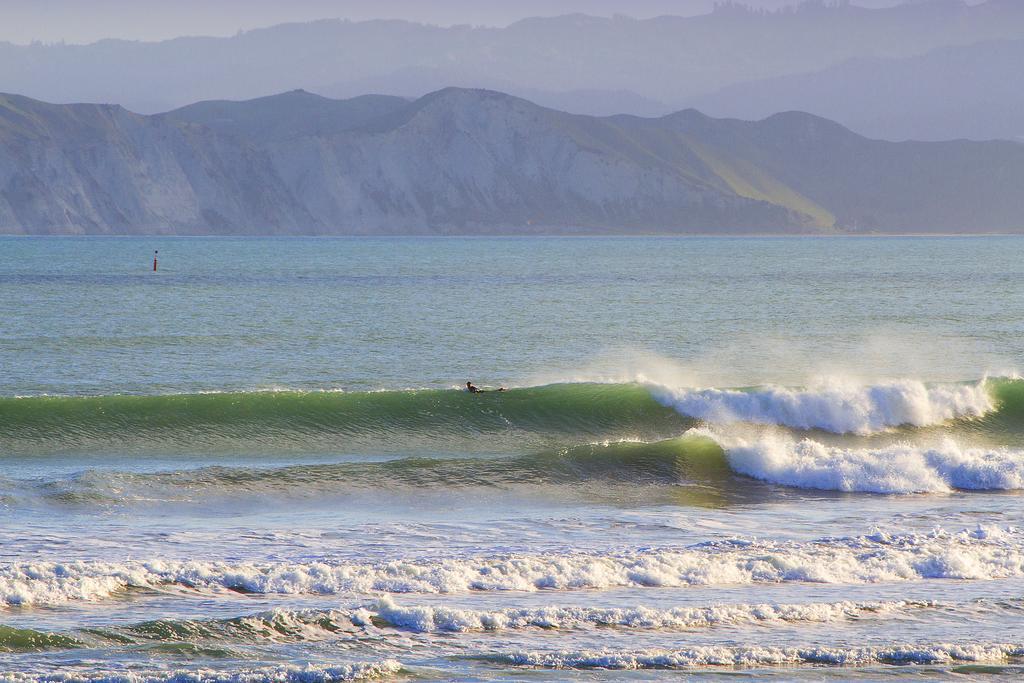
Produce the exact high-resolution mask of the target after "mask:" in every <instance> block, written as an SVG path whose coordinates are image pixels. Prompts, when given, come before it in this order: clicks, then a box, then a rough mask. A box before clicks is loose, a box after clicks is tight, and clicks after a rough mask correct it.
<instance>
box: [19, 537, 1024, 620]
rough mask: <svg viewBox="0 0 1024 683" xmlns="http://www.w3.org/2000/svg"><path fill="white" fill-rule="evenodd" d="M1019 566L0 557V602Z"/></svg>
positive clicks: (616, 583)
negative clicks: (175, 591) (129, 592)
mask: <svg viewBox="0 0 1024 683" xmlns="http://www.w3.org/2000/svg"><path fill="white" fill-rule="evenodd" d="M1019 576H1024V533H1022V532H1021V531H1019V530H1017V529H1014V528H1007V529H998V528H978V529H976V530H974V531H969V532H968V531H963V532H959V533H948V532H945V531H942V530H936V531H934V532H931V533H928V534H902V535H887V534H885V533H882V532H878V533H875V534H872V535H868V536H858V537H851V538H845V539H823V540H821V541H817V542H810V543H808V542H802V543H800V542H770V541H742V540H735V541H725V542H713V543H705V544H700V545H696V546H690V547H685V548H680V549H643V550H635V551H630V552H620V553H610V554H585V553H570V554H565V555H509V556H505V557H497V558H495V557H486V558H468V559H450V560H441V561H435V562H427V561H415V562H411V561H409V562H406V561H395V562H389V563H384V564H347V563H335V562H329V561H325V562H313V563H291V562H279V563H227V562H200V561H174V562H172V561H151V562H140V561H127V562H98V561H75V562H34V563H11V564H6V565H4V566H2V567H0V604H8V605H57V604H61V603H66V602H69V601H75V600H100V599H104V598H107V597H110V596H111V595H113V594H115V593H117V592H119V591H123V590H125V589H128V588H131V587H137V588H150V589H159V588H160V587H162V586H167V585H178V586H185V587H188V588H192V589H195V590H200V591H211V592H219V591H237V592H243V593H261V594H317V595H334V594H376V593H456V592H468V591H541V590H550V591H558V590H576V589H605V588H615V587H677V586H690V585H729V584H757V583H779V582H820V583H837V584H838V583H876V582H890V581H915V580H921V579H974V580H983V579H996V578H1006V577H1019Z"/></svg>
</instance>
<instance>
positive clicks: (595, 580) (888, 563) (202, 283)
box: [0, 237, 1024, 681]
mask: <svg viewBox="0 0 1024 683" xmlns="http://www.w3.org/2000/svg"><path fill="white" fill-rule="evenodd" d="M155 249H159V252H160V253H159V258H160V261H159V270H158V271H157V272H155V273H154V272H152V256H153V251H154V250H155ZM1022 256H1024V239H1020V238H1013V237H984V238H930V239H918V238H877V239H876V238H857V239H843V238H735V239H733V238H723V239H713V238H687V239H668V238H629V239H625V238H607V239H604V238H601V239H598V238H593V239H591V238H586V239H583V238H567V239H560V238H559V239H555V238H550V239H549V238H536V239H532V238H531V239H525V238H516V239H511V238H509V239H504V238H493V239H490V238H477V239H461V238H451V239H447V238H446V239H411V238H402V239H397V238H396V239H302V238H294V239H219V238H217V239H214V238H145V239H144V238H3V237H0V464H2V469H0V673H2V674H4V675H5V676H6V677H7V679H10V680H16V681H30V680H54V681H56V680H60V681H74V680H88V681H99V680H111V681H112V680H119V681H124V680H128V681H136V680H138V681H143V680H154V681H167V680H176V681H177V680H180V681H220V680H232V681H264V680H265V681H332V680H351V679H356V678H371V677H385V678H410V679H425V680H446V679H451V678H458V679H461V680H493V679H515V680H518V679H525V678H531V679H542V680H562V679H565V678H586V679H589V678H592V677H602V678H603V677H609V678H614V677H625V678H639V679H643V680H647V679H651V678H659V677H666V678H669V677H676V676H678V675H679V673H680V672H686V673H689V674H692V675H695V676H709V675H715V676H724V677H726V678H728V677H732V676H735V677H743V678H746V677H748V676H750V675H752V674H759V675H766V676H775V677H777V678H781V679H786V680H788V679H792V678H801V677H804V678H810V679H820V678H823V677H834V678H847V677H855V678H878V677H886V678H890V677H903V676H908V677H909V676H914V677H917V676H921V675H924V676H926V677H928V678H946V677H957V676H963V675H984V674H991V675H1001V676H1011V675H1019V674H1020V673H1021V672H1022V671H1024V639H1021V638H1020V637H1019V631H1020V628H1019V627H1020V623H1021V619H1022V615H1024V603H1022V602H1021V599H1020V596H1021V595H1022V590H1024V530H1022V526H1024V507H1022V502H1021V501H1022V499H1021V497H1020V491H1021V490H1024V381H1022V380H1020V379H1018V378H1017V374H1016V370H1017V368H1018V367H1019V364H1020V361H1021V359H1022V358H1024V334H1022V332H1024V288H1022V287H1021V284H1020V283H1021V282H1024V258H1022ZM467 380H472V381H473V382H474V383H476V384H479V385H481V386H484V387H485V388H488V389H490V391H488V392H487V393H483V394H478V395H472V394H469V393H466V392H465V391H463V390H461V387H462V386H464V383H465V382H466V381H467ZM498 388H505V389H506V391H501V392H499V391H496V389H498Z"/></svg>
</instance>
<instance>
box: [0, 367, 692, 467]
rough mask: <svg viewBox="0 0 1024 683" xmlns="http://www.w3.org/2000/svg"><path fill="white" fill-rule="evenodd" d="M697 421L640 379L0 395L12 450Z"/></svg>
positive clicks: (555, 434) (516, 437)
mask: <svg viewBox="0 0 1024 683" xmlns="http://www.w3.org/2000/svg"><path fill="white" fill-rule="evenodd" d="M692 425H693V421H692V420H688V419H687V418H684V417H682V416H680V415H679V414H677V413H676V412H674V411H672V410H671V409H669V408H665V407H663V406H661V405H659V404H658V403H657V402H656V401H655V400H654V399H653V398H652V397H651V395H650V394H649V393H648V391H647V390H646V389H645V388H644V387H642V386H639V385H610V384H562V385H551V386H546V387H537V388H529V389H514V390H511V391H507V392H500V393H499V392H491V393H485V394H477V395H472V394H468V393H466V392H463V391H455V390H447V391H438V390H422V391H381V392H370V393H343V392H295V391H280V392H248V393H213V394H187V395H186V394H182V395H164V396H133V395H120V396H96V397H49V396H43V397H29V398H2V399H0V449H2V451H3V452H6V453H8V454H10V453H14V454H21V453H25V454H32V453H47V452H51V453H59V452H74V451H103V450H113V451H117V452H126V451H127V452H147V451H153V452H159V451H161V450H177V451H189V450H194V451H199V452H209V451H245V452H252V451H255V452H269V453H274V452H289V451H297V450H305V451H309V450H311V449H312V450H324V451H328V452H333V451H336V450H337V449H339V448H346V447H349V448H356V449H359V450H366V449H367V448H370V449H371V450H373V451H376V450H380V449H383V450H385V451H386V450H388V448H389V447H391V448H395V449H398V450H403V451H405V452H409V451H410V450H413V451H414V450H415V446H416V444H417V443H430V444H434V445H436V444H438V443H444V442H453V443H456V442H467V441H469V442H476V445H479V442H480V440H481V439H485V440H489V441H491V442H492V443H493V444H495V445H497V448H496V449H493V450H496V451H502V450H504V447H503V444H502V443H501V440H500V439H495V437H501V436H504V437H505V438H506V439H508V438H509V437H511V440H512V441H515V442H517V445H515V447H514V448H513V449H512V450H513V451H515V450H522V448H523V446H524V445H525V446H526V448H527V449H528V448H529V447H530V446H529V444H532V446H533V447H537V446H538V445H541V444H546V443H551V442H552V440H554V441H557V442H563V441H564V442H566V443H573V442H575V443H579V442H581V441H587V440H597V439H603V438H615V439H618V438H644V439H652V438H664V437H668V436H672V435H675V434H680V433H682V432H683V431H685V429H687V428H688V427H689V426H692ZM524 440H525V442H524ZM410 445H411V446H413V448H412V449H409V446H410ZM485 450H488V449H485Z"/></svg>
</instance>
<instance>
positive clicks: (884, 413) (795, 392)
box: [654, 380, 995, 434]
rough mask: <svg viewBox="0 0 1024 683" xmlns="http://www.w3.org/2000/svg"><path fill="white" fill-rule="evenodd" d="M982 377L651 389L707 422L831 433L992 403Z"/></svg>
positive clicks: (976, 409) (925, 420)
mask: <svg viewBox="0 0 1024 683" xmlns="http://www.w3.org/2000/svg"><path fill="white" fill-rule="evenodd" d="M987 384H988V383H987V382H985V381H981V382H976V383H973V384H944V385H934V386H928V385H926V384H924V383H923V382H919V381H916V380H900V381H895V382H885V383H880V384H872V385H864V384H857V383H851V382H843V381H839V380H827V381H823V382H821V383H818V384H816V385H813V386H810V387H807V388H801V389H790V388H784V387H762V388H753V389H748V390H742V391H741V390H734V389H700V390H691V389H686V390H673V389H669V388H660V389H655V390H654V395H655V397H656V398H657V399H658V400H659V401H660V402H661V403H663V404H664V405H666V406H669V407H671V408H673V409H675V410H677V411H679V412H680V413H682V414H684V415H688V416H690V417H694V418H698V419H701V420H704V421H706V422H711V423H730V422H753V423H758V424H770V425H780V426H785V427H791V428H794V429H820V430H824V431H829V432H835V433H837V434H851V433H852V434H872V433H875V432H880V431H884V430H886V429H890V428H893V427H900V426H913V427H925V426H929V425H935V424H939V423H942V422H947V421H949V420H954V419H958V418H974V417H981V416H983V415H985V414H987V413H989V412H991V411H992V410H994V409H995V402H994V400H993V397H992V395H991V394H990V391H989V387H988V386H987Z"/></svg>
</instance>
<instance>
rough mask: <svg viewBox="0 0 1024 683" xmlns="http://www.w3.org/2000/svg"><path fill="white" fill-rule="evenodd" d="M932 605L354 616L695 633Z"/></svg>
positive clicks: (397, 623) (367, 612)
mask: <svg viewBox="0 0 1024 683" xmlns="http://www.w3.org/2000/svg"><path fill="white" fill-rule="evenodd" d="M934 604H935V603H928V602H907V601H902V600H900V601H888V602H849V601H844V602H833V603H807V604H781V605H780V604H756V605H746V604H734V605H713V606H709V607H676V608H672V609H652V608H649V607H643V606H639V607H630V608H594V607H554V606H552V607H539V608H522V609H502V610H484V611H481V610H469V609H455V608H450V607H435V606H405V607H403V606H401V605H398V604H396V603H395V601H394V600H393V599H391V598H383V599H382V600H381V601H380V602H378V603H377V604H376V605H373V606H371V607H369V608H367V609H363V610H359V611H357V612H355V613H353V615H352V620H353V622H354V623H356V624H360V625H365V624H369V623H371V620H372V619H374V618H376V619H378V620H381V621H383V622H385V623H386V624H388V625H391V626H394V627H397V628H401V629H406V630H410V631H417V632H432V631H455V632H461V631H504V630H509V629H523V628H530V627H533V628H550V629H572V628H582V627H586V626H621V627H626V628H637V629H695V628H710V627H713V626H719V625H734V624H752V623H762V624H764V623H772V622H797V621H800V622H833V621H842V620H845V619H853V618H857V617H862V616H865V615H868V614H891V613H898V612H904V611H907V610H910V609H913V608H921V607H928V606H934Z"/></svg>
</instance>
